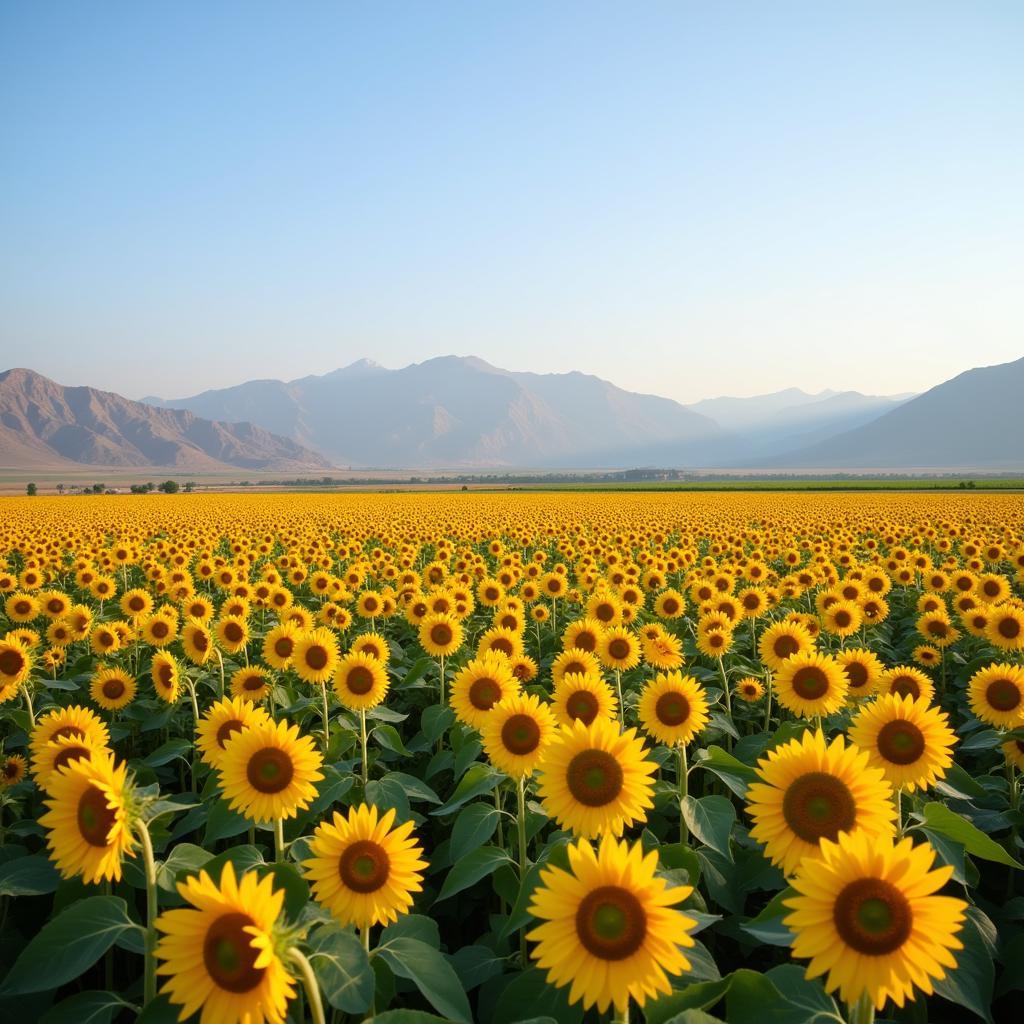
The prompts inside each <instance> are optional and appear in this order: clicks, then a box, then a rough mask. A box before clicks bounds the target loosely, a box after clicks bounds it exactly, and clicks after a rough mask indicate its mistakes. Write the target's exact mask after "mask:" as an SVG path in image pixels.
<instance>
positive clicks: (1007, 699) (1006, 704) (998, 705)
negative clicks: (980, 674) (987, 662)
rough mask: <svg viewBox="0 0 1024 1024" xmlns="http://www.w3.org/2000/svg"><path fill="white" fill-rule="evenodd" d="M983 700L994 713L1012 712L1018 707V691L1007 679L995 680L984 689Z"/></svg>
mask: <svg viewBox="0 0 1024 1024" xmlns="http://www.w3.org/2000/svg"><path fill="white" fill-rule="evenodd" d="M985 700H986V701H988V704H989V706H990V707H992V708H994V709H995V710H996V711H1012V710H1013V709H1014V708H1015V707H1018V706H1019V705H1020V690H1018V689H1017V687H1016V686H1014V685H1013V683H1012V682H1011V681H1010V680H1009V679H995V680H993V681H992V682H991V683H989V684H988V687H987V688H986V689H985Z"/></svg>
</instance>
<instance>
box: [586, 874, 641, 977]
mask: <svg viewBox="0 0 1024 1024" xmlns="http://www.w3.org/2000/svg"><path fill="white" fill-rule="evenodd" d="M576 935H577V937H578V938H579V940H580V944H581V945H582V946H583V948H584V949H586V950H587V952H588V953H590V954H592V955H593V956H596V957H598V958H599V959H601V960H625V959H626V957H629V956H632V955H633V954H634V953H635V952H636V951H637V950H638V949H639V948H640V947H641V946H642V945H643V943H644V938H645V937H646V935H647V914H646V913H645V912H644V908H643V907H642V906H641V905H640V901H639V900H638V899H637V898H636V896H634V895H633V893H631V892H630V891H629V890H628V889H623V888H622V887H621V886H617V885H603V886H601V887H600V888H598V889H594V890H593V891H592V892H589V893H587V895H586V896H584V897H583V899H582V900H581V901H580V905H579V908H578V909H577V910H576Z"/></svg>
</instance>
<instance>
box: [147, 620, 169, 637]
mask: <svg viewBox="0 0 1024 1024" xmlns="http://www.w3.org/2000/svg"><path fill="white" fill-rule="evenodd" d="M170 631H171V627H170V624H169V623H167V622H164V620H163V619H157V620H156V622H154V623H152V624H151V625H150V627H149V632H150V633H151V634H152V636H153V637H154V638H155V639H157V640H163V639H164V637H165V636H167V634H168V633H170Z"/></svg>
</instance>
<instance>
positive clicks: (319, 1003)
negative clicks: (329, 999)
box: [278, 819, 326, 1024]
mask: <svg viewBox="0 0 1024 1024" xmlns="http://www.w3.org/2000/svg"><path fill="white" fill-rule="evenodd" d="M278 820H280V819H278ZM288 959H289V960H291V962H292V963H293V964H295V966H296V967H297V968H298V971H299V974H301V975H302V987H303V988H304V989H305V990H306V998H307V999H308V1000H309V1015H310V1016H311V1017H312V1018H313V1024H326V1018H325V1017H324V1004H323V1000H322V999H321V998H320V986H319V985H318V984H317V983H316V975H315V974H314V973H313V967H312V965H311V964H310V962H309V961H308V960H307V959H306V957H305V956H304V954H303V953H301V952H300V951H299V950H298V949H296V948H295V947H294V946H293V947H292V948H291V949H290V950H288Z"/></svg>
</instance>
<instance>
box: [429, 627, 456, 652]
mask: <svg viewBox="0 0 1024 1024" xmlns="http://www.w3.org/2000/svg"><path fill="white" fill-rule="evenodd" d="M430 639H431V640H432V641H433V642H434V643H435V644H437V646H438V647H447V646H448V644H450V643H451V642H452V627H451V626H449V625H448V623H447V622H436V623H434V625H433V626H431V627H430Z"/></svg>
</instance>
